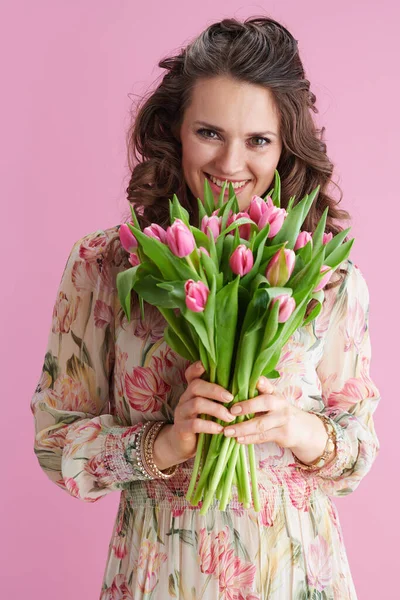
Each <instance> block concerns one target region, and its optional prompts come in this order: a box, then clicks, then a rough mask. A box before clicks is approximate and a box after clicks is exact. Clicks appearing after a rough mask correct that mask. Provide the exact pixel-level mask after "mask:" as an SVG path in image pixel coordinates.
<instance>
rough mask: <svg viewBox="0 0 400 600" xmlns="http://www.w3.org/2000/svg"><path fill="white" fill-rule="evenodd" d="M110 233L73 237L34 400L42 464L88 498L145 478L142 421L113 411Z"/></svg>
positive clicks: (63, 484) (75, 492)
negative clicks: (139, 446)
mask: <svg viewBox="0 0 400 600" xmlns="http://www.w3.org/2000/svg"><path fill="white" fill-rule="evenodd" d="M110 231H111V233H110ZM114 237H118V232H117V230H116V231H115V232H114V231H113V230H107V231H106V232H104V231H99V232H95V233H93V234H89V235H87V236H85V237H84V238H83V239H82V240H79V241H78V242H76V244H74V247H73V248H72V250H71V253H70V255H69V257H68V260H67V264H66V266H65V270H64V273H63V276H62V279H61V282H60V285H59V289H58V292H57V298H56V302H55V305H54V309H53V316H52V326H51V330H50V333H49V337H48V343H47V349H46V353H45V358H44V364H43V368H42V372H41V376H40V380H39V383H38V385H37V388H36V390H35V393H34V395H33V397H32V400H31V410H32V413H33V415H34V423H35V439H34V451H35V453H36V456H37V459H38V461H39V464H40V466H41V468H42V469H43V471H44V472H45V473H46V475H47V476H48V477H49V478H50V479H51V480H52V481H53V482H54V483H55V484H56V485H58V486H59V487H60V488H62V489H64V490H65V491H67V492H68V493H69V494H71V495H72V496H74V497H76V498H79V499H81V500H84V501H87V502H94V501H96V500H98V499H99V498H101V497H102V496H105V495H106V494H108V493H110V492H111V491H113V490H119V489H121V488H123V487H124V486H125V485H126V484H129V483H130V482H132V481H135V480H138V479H145V477H144V476H143V474H142V473H141V471H140V470H139V465H138V462H137V460H136V456H137V454H136V452H137V451H136V447H135V445H136V444H135V442H136V440H137V434H138V433H139V431H140V430H141V428H142V424H136V425H133V426H123V425H122V424H121V423H120V422H119V421H118V419H117V417H115V416H113V414H111V413H112V410H111V406H110V400H112V395H111V394H112V390H110V381H111V379H112V377H111V375H112V371H113V367H114V361H115V352H114V319H115V310H116V307H115V306H114V302H115V303H116V299H117V294H116V293H115V277H116V273H115V269H114V267H113V264H114V263H113V261H111V259H110V248H111V241H112V240H113V238H114ZM113 241H114V244H113V247H115V240H113Z"/></svg>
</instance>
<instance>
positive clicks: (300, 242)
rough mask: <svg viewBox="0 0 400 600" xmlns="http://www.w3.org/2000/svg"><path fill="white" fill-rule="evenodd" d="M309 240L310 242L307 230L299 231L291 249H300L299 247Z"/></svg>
mask: <svg viewBox="0 0 400 600" xmlns="http://www.w3.org/2000/svg"><path fill="white" fill-rule="evenodd" d="M310 241H311V243H312V235H311V233H310V232H309V231H300V233H299V235H298V236H297V240H296V243H295V245H294V248H293V250H300V248H303V247H304V246H305V245H306V244H308V242H310Z"/></svg>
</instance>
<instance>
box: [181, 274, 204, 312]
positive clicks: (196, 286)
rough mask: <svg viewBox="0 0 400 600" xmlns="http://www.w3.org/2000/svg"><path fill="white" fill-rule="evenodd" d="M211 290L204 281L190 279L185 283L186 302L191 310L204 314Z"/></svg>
mask: <svg viewBox="0 0 400 600" xmlns="http://www.w3.org/2000/svg"><path fill="white" fill-rule="evenodd" d="M209 293H210V290H209V289H208V287H207V286H206V285H205V284H204V283H203V282H202V281H194V280H193V279H188V280H187V281H186V283H185V295H186V298H185V302H186V306H187V307H188V309H189V310H192V311H193V312H203V310H204V308H205V306H206V303H207V298H208V294H209Z"/></svg>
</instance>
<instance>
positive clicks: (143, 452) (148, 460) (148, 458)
mask: <svg viewBox="0 0 400 600" xmlns="http://www.w3.org/2000/svg"><path fill="white" fill-rule="evenodd" d="M146 425H147V424H146ZM164 425H165V422H164V421H155V422H154V423H151V425H150V426H148V428H147V429H146V431H145V432H144V434H143V436H142V439H141V444H140V458H141V463H142V465H143V468H144V469H145V471H146V473H147V474H148V476H149V477H150V478H151V479H169V478H170V477H172V476H173V475H174V474H175V472H176V470H177V468H178V465H173V466H172V467H169V468H168V469H165V471H160V469H159V468H158V467H157V465H156V464H155V462H154V457H153V450H154V442H155V439H156V437H157V435H158V433H159V432H160V430H161V428H162V427H164Z"/></svg>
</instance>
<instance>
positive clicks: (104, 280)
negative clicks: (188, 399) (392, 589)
mask: <svg viewBox="0 0 400 600" xmlns="http://www.w3.org/2000/svg"><path fill="white" fill-rule="evenodd" d="M118 230H119V226H118V225H117V226H115V227H111V228H109V229H106V230H104V231H103V230H99V231H96V232H94V233H91V234H89V235H87V236H85V237H84V238H82V239H81V240H79V241H77V242H76V243H75V244H74V246H73V248H72V250H71V253H70V255H69V258H68V261H67V264H66V266H65V270H64V273H63V276H62V279H61V282H60V286H59V290H58V292H57V298H56V302H55V306H54V310H53V315H52V324H51V331H50V333H49V339H48V345H47V349H46V353H45V357H44V364H43V369H42V372H41V375H40V379H39V382H38V385H37V388H36V390H35V392H34V395H33V398H32V401H31V410H32V413H33V416H34V422H35V438H34V451H35V453H36V456H37V458H38V461H39V465H40V467H41V468H42V469H43V471H44V472H45V473H46V475H47V476H48V477H49V478H50V479H51V480H52V481H53V482H54V483H55V484H56V485H57V486H58V487H60V488H61V489H63V490H65V492H67V493H68V494H70V495H71V496H73V497H74V498H77V499H79V500H83V501H84V502H96V501H97V500H99V499H100V498H102V497H103V496H105V495H106V494H110V493H111V492H116V491H118V492H120V503H119V508H118V513H117V515H116V519H115V524H114V528H113V533H112V537H111V540H110V544H109V548H108V556H107V561H106V566H105V570H104V577H103V582H102V586H101V589H99V598H100V600H139V599H146V600H150V599H151V600H161V599H162V600H166V599H167V598H175V599H181V600H218V599H223V600H265V599H269V600H278V599H279V600H289V599H295V600H301V599H304V600H306V599H309V598H312V599H313V600H331V599H340V600H346V599H350V598H351V599H354V598H356V597H357V596H356V591H355V588H354V584H353V580H352V576H351V572H350V569H349V564H348V559H347V555H346V551H345V546H344V540H343V534H342V530H341V525H340V522H339V518H338V513H337V509H336V507H335V505H334V504H333V502H332V500H331V498H330V496H344V495H346V494H349V493H351V492H352V491H353V490H355V489H356V487H357V486H358V485H359V483H360V481H361V479H362V478H363V477H364V476H365V475H366V474H367V473H368V471H369V470H370V468H371V465H372V463H373V461H374V459H375V457H376V455H377V452H378V450H379V442H378V439H377V436H376V433H375V430H374V424H373V418H372V415H373V413H374V411H375V408H376V406H377V403H378V400H379V392H378V390H377V388H376V387H375V385H374V383H373V382H372V381H371V378H370V376H369V367H370V358H371V347H370V338H369V329H368V308H369V294H368V288H367V285H366V282H365V279H364V277H363V275H362V274H361V271H360V269H359V268H358V267H357V266H356V265H355V264H354V263H353V262H352V261H350V260H347V261H345V262H344V263H343V265H342V266H345V267H346V269H347V273H346V275H345V279H344V282H343V283H342V284H341V285H340V286H337V287H336V288H333V289H332V290H328V291H327V292H326V300H325V303H324V307H323V310H322V311H321V313H320V314H319V316H318V317H317V319H316V320H315V321H314V322H313V323H310V324H308V325H307V326H305V327H303V328H300V329H299V330H297V331H296V332H295V334H294V335H293V336H292V337H291V338H290V339H289V341H288V342H287V344H286V346H285V348H284V350H283V352H282V355H281V358H280V362H279V364H278V366H277V370H278V371H279V373H280V378H277V379H275V380H274V385H275V386H276V389H277V391H278V392H279V393H281V394H283V395H284V396H285V397H286V398H287V399H288V400H289V401H290V402H291V403H293V404H294V405H296V406H298V407H301V408H302V409H304V410H307V411H314V412H320V413H323V414H325V415H327V416H329V417H330V419H331V422H332V423H333V424H334V427H335V429H336V432H337V435H338V442H337V453H336V458H335V459H334V460H333V461H331V462H330V463H329V464H327V465H326V466H325V467H323V468H320V469H315V470H313V471H306V470H304V469H302V468H301V467H299V466H298V465H297V464H296V463H295V462H294V458H293V454H292V452H291V451H290V450H289V449H284V448H281V447H280V446H278V445H277V444H275V443H273V442H266V443H263V444H257V445H255V451H256V459H257V466H258V482H259V490H260V500H261V511H260V512H259V513H256V512H254V510H253V509H251V508H250V509H244V508H243V507H242V505H241V504H240V503H239V502H238V501H237V496H236V495H235V488H234V491H233V496H232V499H231V501H230V503H229V504H228V506H227V508H226V510H225V511H219V509H218V505H217V502H215V504H214V505H213V506H212V507H211V508H210V509H209V511H208V513H207V515H206V516H202V515H200V514H199V508H197V507H193V506H191V505H189V504H188V502H187V501H186V499H185V494H186V491H187V488H188V484H189V480H190V475H191V471H192V467H193V460H194V459H191V460H188V461H186V462H185V463H182V464H181V465H180V466H179V468H178V470H177V473H176V475H174V476H173V477H172V478H171V479H169V480H160V479H156V480H151V481H149V480H145V479H144V477H143V475H142V473H141V471H140V470H139V468H138V464H137V454H136V452H137V451H136V444H135V440H136V439H137V436H138V432H139V431H140V429H141V428H142V427H143V423H144V422H146V421H148V420H165V421H168V422H173V418H174V408H175V406H176V405H177V403H178V401H179V398H180V396H181V395H182V393H183V392H184V390H185V389H186V386H187V383H186V380H185V369H186V368H187V367H188V366H189V362H188V361H187V360H186V359H183V358H182V357H180V356H179V355H177V354H176V353H175V352H174V351H173V350H172V349H171V348H170V347H169V346H168V345H167V344H166V342H165V341H164V339H163V331H164V328H165V326H166V322H165V320H164V319H163V317H162V316H161V315H160V314H159V313H158V311H157V309H155V308H154V307H153V306H151V305H149V304H147V303H146V304H145V318H144V320H142V318H141V314H140V309H139V306H138V304H137V302H136V303H135V302H133V314H132V320H131V322H128V321H127V319H126V317H125V314H124V313H123V311H122V309H121V306H120V303H119V299H118V294H117V290H116V276H117V273H118V272H119V271H122V270H124V269H126V268H129V267H130V264H129V262H128V255H127V254H126V252H125V251H124V250H123V248H122V247H121V244H120V241H119V232H118ZM99 587H100V586H99Z"/></svg>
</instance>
